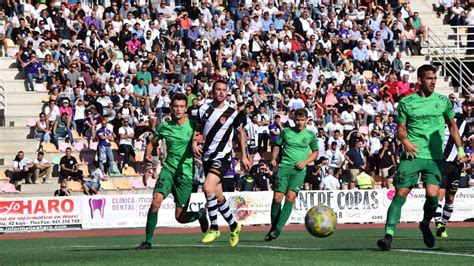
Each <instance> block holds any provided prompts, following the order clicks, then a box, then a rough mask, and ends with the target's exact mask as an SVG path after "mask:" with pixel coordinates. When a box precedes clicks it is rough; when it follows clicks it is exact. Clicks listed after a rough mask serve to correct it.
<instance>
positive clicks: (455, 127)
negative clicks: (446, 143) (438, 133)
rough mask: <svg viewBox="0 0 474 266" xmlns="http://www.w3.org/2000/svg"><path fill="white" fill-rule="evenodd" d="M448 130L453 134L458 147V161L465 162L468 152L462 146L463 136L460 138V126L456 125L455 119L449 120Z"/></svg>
mask: <svg viewBox="0 0 474 266" xmlns="http://www.w3.org/2000/svg"><path fill="white" fill-rule="evenodd" d="M447 124H448V128H449V133H451V136H452V137H453V139H454V143H456V147H458V160H459V161H460V162H464V160H465V159H466V152H465V151H464V147H463V145H462V140H461V136H459V129H458V125H457V124H456V120H454V118H451V119H449V120H448V123H447Z"/></svg>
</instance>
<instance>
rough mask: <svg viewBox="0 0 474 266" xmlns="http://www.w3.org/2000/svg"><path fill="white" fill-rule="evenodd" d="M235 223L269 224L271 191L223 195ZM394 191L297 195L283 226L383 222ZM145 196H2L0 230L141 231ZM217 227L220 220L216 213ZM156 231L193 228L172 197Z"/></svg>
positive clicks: (473, 195) (461, 210)
mask: <svg viewBox="0 0 474 266" xmlns="http://www.w3.org/2000/svg"><path fill="white" fill-rule="evenodd" d="M225 196H226V198H227V201H228V202H229V206H230V209H231V211H232V212H233V213H234V214H235V218H236V220H237V221H238V222H239V223H241V224H243V225H263V224H270V209H271V203H272V198H273V192H271V191H265V192H233V193H225ZM394 196H395V190H386V189H385V190H351V191H349V190H339V191H301V192H300V193H299V195H298V197H297V198H296V200H295V203H294V206H293V212H292V214H291V216H290V219H289V223H293V224H302V223H304V217H305V215H306V212H307V211H308V210H309V209H310V208H311V207H313V206H316V205H318V204H324V205H327V206H329V207H331V208H332V209H333V210H334V212H335V213H336V215H337V218H338V223H340V224H343V223H384V222H385V219H386V215H387V210H388V207H389V206H390V203H391V201H392V199H393V197H394ZM151 201H152V195H151V193H150V194H128V195H96V196H93V197H89V196H78V197H44V198H21V199H20V198H11V199H10V198H7V199H1V200H0V232H21V231H54V230H70V229H80V228H82V229H105V228H136V227H145V225H146V217H147V214H148V209H149V208H150V204H151ZM473 201H474V189H459V190H458V193H457V194H456V199H455V202H454V212H453V215H452V216H451V221H453V222H454V221H467V220H473V219H474V207H473V206H474V205H473ZM424 202H425V192H424V190H422V189H415V190H413V191H412V192H411V193H410V195H409V196H408V198H407V201H406V203H405V205H404V206H403V209H402V216H401V221H402V222H419V221H420V220H421V219H422V217H423V204H424ZM205 206H206V200H205V197H204V194H203V193H194V194H192V195H191V199H190V203H189V206H188V209H187V210H185V211H193V212H196V211H199V210H200V209H202V208H205ZM218 224H219V225H222V226H225V225H227V223H226V221H225V220H224V219H223V217H222V215H218ZM157 226H158V227H195V226H199V223H198V222H197V221H195V222H193V223H190V224H180V223H178V222H177V221H176V219H175V204H174V199H173V197H172V196H170V197H168V198H166V199H165V200H164V201H163V202H162V204H161V207H160V210H159V213H158V225H157Z"/></svg>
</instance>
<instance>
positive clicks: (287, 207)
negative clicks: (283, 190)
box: [276, 201, 293, 233]
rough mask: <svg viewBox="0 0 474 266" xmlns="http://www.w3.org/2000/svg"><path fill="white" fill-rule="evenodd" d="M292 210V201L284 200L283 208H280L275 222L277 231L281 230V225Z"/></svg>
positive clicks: (283, 224)
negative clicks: (278, 217) (278, 216)
mask: <svg viewBox="0 0 474 266" xmlns="http://www.w3.org/2000/svg"><path fill="white" fill-rule="evenodd" d="M292 210H293V202H289V201H285V204H284V205H283V208H282V209H281V213H280V219H278V223H277V225H276V226H277V228H276V229H277V231H278V233H281V232H282V230H283V226H285V224H286V221H288V219H289V218H290V215H291V211H292Z"/></svg>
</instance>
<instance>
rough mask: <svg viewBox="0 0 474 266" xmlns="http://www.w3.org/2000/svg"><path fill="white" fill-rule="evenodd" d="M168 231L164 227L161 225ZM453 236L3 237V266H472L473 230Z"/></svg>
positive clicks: (367, 232)
mask: <svg viewBox="0 0 474 266" xmlns="http://www.w3.org/2000/svg"><path fill="white" fill-rule="evenodd" d="M163 230H166V229H163ZM448 233H449V238H446V239H440V238H437V239H436V240H437V242H436V245H435V248H433V249H428V248H426V247H425V246H424V244H423V240H422V238H421V233H420V231H419V230H418V229H400V230H398V231H397V234H396V236H395V239H394V242H393V246H392V251H389V252H382V251H379V249H378V248H377V246H376V241H377V240H378V239H379V238H380V237H382V236H383V230H382V229H356V230H337V231H336V232H335V233H334V234H333V235H332V236H330V237H328V238H315V237H312V236H311V235H309V234H308V233H307V232H306V231H287V232H284V234H282V235H281V237H280V238H279V239H278V240H275V241H272V242H265V241H263V238H264V235H265V232H245V228H243V232H242V234H241V241H240V244H239V246H238V247H236V248H231V247H230V246H229V243H228V238H229V233H228V232H223V233H222V234H221V236H220V238H218V239H217V240H216V242H215V243H213V244H212V245H202V244H201V243H200V240H201V238H202V234H162V235H160V234H157V235H155V239H154V247H153V249H152V250H147V251H135V250H134V247H135V246H136V245H137V244H139V243H140V242H141V241H142V240H143V239H144V237H143V236H114V237H90V238H89V237H88V238H67V234H68V233H67V232H64V237H65V238H51V239H22V240H1V238H2V237H1V235H0V240H1V241H0V250H1V251H2V252H1V253H0V265H52V264H55V265H193V266H194V265H242V266H244V265H316V264H319V265H321V264H323V265H328V264H329V265H349V264H351V265H354V264H359V265H367V264H370V265H376V264H377V265H381V264H382V265H383V264H405V265H413V264H429V265H442V264H444V265H455V264H457V263H459V264H460V265H473V263H474V228H449V229H448Z"/></svg>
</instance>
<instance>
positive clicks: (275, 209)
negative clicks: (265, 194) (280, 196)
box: [270, 201, 281, 229]
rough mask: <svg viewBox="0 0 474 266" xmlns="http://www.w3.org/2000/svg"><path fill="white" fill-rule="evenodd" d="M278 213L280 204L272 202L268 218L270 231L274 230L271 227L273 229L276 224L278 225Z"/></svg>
mask: <svg viewBox="0 0 474 266" xmlns="http://www.w3.org/2000/svg"><path fill="white" fill-rule="evenodd" d="M280 213H281V202H275V201H273V202H272V210H271V213H270V218H271V221H272V229H274V228H273V227H275V226H276V224H277V223H278V219H280Z"/></svg>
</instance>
